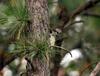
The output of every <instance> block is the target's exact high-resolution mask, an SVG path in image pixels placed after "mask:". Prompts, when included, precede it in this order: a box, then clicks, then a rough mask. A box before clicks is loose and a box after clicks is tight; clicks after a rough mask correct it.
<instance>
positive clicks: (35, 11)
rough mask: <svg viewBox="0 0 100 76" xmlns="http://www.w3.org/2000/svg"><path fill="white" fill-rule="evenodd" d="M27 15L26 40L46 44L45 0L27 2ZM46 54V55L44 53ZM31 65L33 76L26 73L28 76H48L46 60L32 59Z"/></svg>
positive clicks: (47, 20)
mask: <svg viewBox="0 0 100 76" xmlns="http://www.w3.org/2000/svg"><path fill="white" fill-rule="evenodd" d="M26 3H27V7H28V13H29V18H30V25H28V28H29V33H28V34H29V35H28V39H29V40H30V41H31V42H33V43H34V45H35V43H36V42H44V41H45V42H47V43H48V35H49V32H48V31H49V30H48V28H49V27H48V25H49V17H48V6H47V0H27V2H26ZM45 54H46V53H45ZM32 64H33V66H34V68H35V72H34V74H32V73H33V72H32V73H31V72H29V73H28V76H50V73H49V64H48V60H47V58H45V60H41V59H40V58H38V57H35V58H34V59H32Z"/></svg>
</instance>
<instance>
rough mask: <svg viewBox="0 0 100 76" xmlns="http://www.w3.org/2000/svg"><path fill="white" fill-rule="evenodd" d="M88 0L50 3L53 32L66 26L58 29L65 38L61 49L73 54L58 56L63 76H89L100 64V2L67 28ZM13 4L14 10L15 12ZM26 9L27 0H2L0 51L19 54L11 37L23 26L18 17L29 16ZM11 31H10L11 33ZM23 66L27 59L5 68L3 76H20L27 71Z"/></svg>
mask: <svg viewBox="0 0 100 76" xmlns="http://www.w3.org/2000/svg"><path fill="white" fill-rule="evenodd" d="M9 1H10V3H9ZM88 1H90V0H48V6H49V9H48V10H49V16H50V29H51V30H53V29H55V28H59V27H60V26H62V25H64V26H65V28H64V29H63V30H59V29H56V30H58V33H60V32H62V31H63V33H61V34H60V35H59V36H56V38H57V39H60V38H61V37H63V41H62V43H61V45H60V46H62V47H63V48H66V49H67V50H69V51H70V52H71V54H72V57H71V56H70V54H69V53H67V54H66V51H64V50H61V51H60V57H59V56H56V55H55V56H56V57H55V60H58V62H59V66H60V67H61V68H60V69H62V68H63V70H61V71H59V73H60V72H61V73H62V71H63V72H64V74H65V75H63V76H89V74H90V73H91V71H92V70H93V68H94V67H95V66H96V64H97V62H99V61H100V3H98V4H97V5H95V6H94V7H93V8H91V9H88V10H85V11H83V12H82V13H80V14H79V15H77V16H76V17H75V19H74V23H72V24H71V25H70V26H68V27H67V24H64V22H67V21H68V19H69V16H70V15H71V14H72V13H73V12H74V11H75V10H76V9H77V8H78V7H80V6H81V5H84V4H85V3H86V2H88ZM14 2H15V3H14ZM15 4H16V5H15ZM10 5H11V6H13V7H14V9H13V10H12V8H11V7H10ZM23 7H25V0H0V52H2V51H3V52H7V53H8V52H11V53H12V52H16V51H14V50H15V48H16V47H17V46H16V44H15V43H13V41H14V39H13V38H12V39H11V38H10V37H11V36H13V33H15V32H16V29H19V27H20V26H19V27H17V28H16V29H15V26H16V25H17V26H18V25H20V23H18V21H17V17H20V18H21V19H22V18H23V19H25V18H26V17H27V16H26V15H25V13H23V11H22V8H23ZM23 9H24V8H23ZM24 12H25V10H24ZM9 29H11V30H10V31H9ZM54 36H55V35H54ZM56 50H57V49H56ZM58 50H59V49H58ZM0 55H1V54H0ZM1 56H2V55H1ZM8 57H9V56H8ZM63 57H64V58H63ZM1 64H2V60H1V59H0V65H1ZM23 64H24V65H25V66H26V64H27V62H26V61H25V59H24V58H21V59H20V58H17V59H15V60H14V61H13V62H12V63H10V64H9V65H7V66H5V67H4V69H3V70H2V71H3V73H4V75H3V76H18V74H19V73H20V71H25V68H26V67H25V66H23ZM51 66H54V65H53V64H52V65H51ZM1 76H2V75H1ZM58 76H61V75H60V74H59V75H58ZM98 76H100V74H98Z"/></svg>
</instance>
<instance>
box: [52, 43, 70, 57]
mask: <svg viewBox="0 0 100 76" xmlns="http://www.w3.org/2000/svg"><path fill="white" fill-rule="evenodd" d="M50 47H54V48H59V49H62V50H64V51H67V52H68V53H69V54H70V55H71V57H72V54H71V52H70V51H68V50H67V49H65V48H63V47H60V46H56V45H55V46H50Z"/></svg>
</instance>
